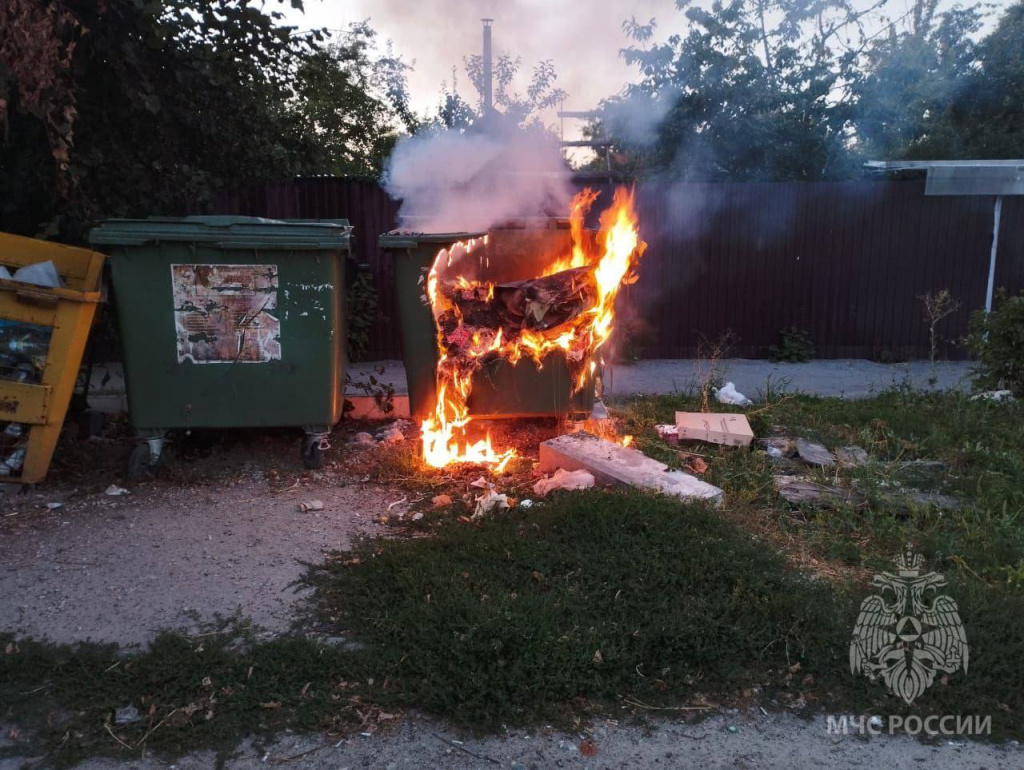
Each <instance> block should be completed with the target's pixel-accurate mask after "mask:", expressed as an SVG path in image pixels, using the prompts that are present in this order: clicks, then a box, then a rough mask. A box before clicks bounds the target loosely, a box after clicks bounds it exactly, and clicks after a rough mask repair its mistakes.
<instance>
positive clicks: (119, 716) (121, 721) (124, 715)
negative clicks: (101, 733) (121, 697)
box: [114, 706, 141, 725]
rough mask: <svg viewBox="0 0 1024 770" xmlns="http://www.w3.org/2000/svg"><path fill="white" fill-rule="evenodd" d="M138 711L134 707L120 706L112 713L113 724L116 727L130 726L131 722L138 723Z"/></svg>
mask: <svg viewBox="0 0 1024 770" xmlns="http://www.w3.org/2000/svg"><path fill="white" fill-rule="evenodd" d="M140 718H141V717H139V710H138V709H137V708H135V706H122V707H121V708H119V709H118V710H117V711H115V712H114V724H118V725H130V724H131V723H132V722H138V721H139V719H140Z"/></svg>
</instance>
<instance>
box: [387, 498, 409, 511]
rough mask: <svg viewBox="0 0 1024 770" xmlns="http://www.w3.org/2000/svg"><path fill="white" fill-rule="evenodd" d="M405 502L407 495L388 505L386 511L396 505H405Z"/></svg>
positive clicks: (407, 500) (407, 499)
mask: <svg viewBox="0 0 1024 770" xmlns="http://www.w3.org/2000/svg"><path fill="white" fill-rule="evenodd" d="M407 502H409V496H408V495H406V496H405V497H402V498H401V499H399V500H395V502H393V503H388V510H389V511H390V510H391V509H392V508H394V507H395V506H396V505H401V504H402V503H407Z"/></svg>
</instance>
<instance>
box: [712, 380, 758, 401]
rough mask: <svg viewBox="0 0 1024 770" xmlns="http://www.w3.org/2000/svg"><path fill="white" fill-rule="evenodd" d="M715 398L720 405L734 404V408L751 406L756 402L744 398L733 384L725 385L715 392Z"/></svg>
mask: <svg viewBox="0 0 1024 770" xmlns="http://www.w3.org/2000/svg"><path fill="white" fill-rule="evenodd" d="M715 398H717V399H718V403H720V404H732V405H733V406H750V405H751V404H753V403H754V402H753V401H751V400H750V399H749V398H747V397H746V396H744V395H743V394H742V393H740V392H739V391H738V390H736V386H735V385H733V384H732V383H731V382H727V383H725V385H723V386H722V387H720V388H719V389H718V390H716V391H715Z"/></svg>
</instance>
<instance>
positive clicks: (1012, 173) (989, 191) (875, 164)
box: [864, 159, 1024, 196]
mask: <svg viewBox="0 0 1024 770" xmlns="http://www.w3.org/2000/svg"><path fill="white" fill-rule="evenodd" d="M864 167H865V168H867V169H869V170H871V171H881V172H885V171H912V170H920V171H925V172H926V173H927V175H928V176H927V178H926V181H925V188H924V194H925V195H997V196H998V195H1024V159H1021V160H870V161H868V162H867V163H865V164H864Z"/></svg>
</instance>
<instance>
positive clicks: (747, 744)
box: [0, 713, 1024, 770]
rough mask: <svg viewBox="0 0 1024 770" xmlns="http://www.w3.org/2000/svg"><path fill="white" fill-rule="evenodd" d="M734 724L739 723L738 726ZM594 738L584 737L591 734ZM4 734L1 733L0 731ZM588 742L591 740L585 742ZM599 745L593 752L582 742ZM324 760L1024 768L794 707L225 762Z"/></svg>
mask: <svg viewBox="0 0 1024 770" xmlns="http://www.w3.org/2000/svg"><path fill="white" fill-rule="evenodd" d="M730 727H732V728H735V732H730V729H729V728H730ZM584 740H586V741H588V742H589V744H590V745H588V746H586V747H584V746H583V741H584ZM0 742H2V741H0ZM581 749H582V750H581ZM595 749H596V752H597V753H596V754H593V755H592V756H587V755H585V754H584V753H583V752H584V751H586V752H588V753H589V752H592V751H593V750H595ZM216 759H217V758H216V756H215V755H214V754H213V753H211V752H197V753H194V754H189V755H187V756H184V757H180V758H176V759H173V760H161V759H158V758H145V759H134V760H113V759H93V760H90V761H87V762H84V763H82V764H81V765H79V766H78V767H79V770H165V769H166V770H170V769H171V768H173V769H174V770H201V769H203V770H205V768H210V767H214V766H215V763H216ZM24 764H27V762H26V761H25V760H22V759H10V760H6V761H5V760H0V770H15V768H21V767H23V766H24ZM285 764H286V765H287V766H288V767H293V768H311V769H312V768H315V769H316V770H327V769H328V768H331V770H341V768H381V769H382V770H383V769H387V770H399V769H400V768H416V769H417V770H418V769H419V768H442V767H443V768H451V770H461V769H463V768H465V769H468V768H494V767H504V768H512V769H513V770H547V769H548V768H593V769H594V770H597V769H598V768H695V767H699V768H702V770H718V769H719V768H721V769H722V770H725V769H726V768H730V769H731V770H740V769H745V770H755V769H756V770H766V769H770V768H786V769H787V770H789V769H791V768H812V767H828V768H858V769H861V770H869V769H870V768H910V767H922V768H948V769H949V770H968V769H970V770H977V769H978V768H985V770H1017V769H1018V768H1020V767H1024V751H1022V750H1021V747H1020V746H1019V745H1012V744H1006V745H992V744H983V743H968V742H965V741H960V740H958V741H949V740H943V741H940V742H939V743H937V744H935V745H925V744H924V743H921V742H920V741H918V740H916V739H914V738H910V737H907V736H900V737H889V736H885V737H879V738H870V739H865V738H860V737H856V736H853V735H846V736H838V735H829V734H828V731H827V726H826V722H825V719H824V717H818V718H815V719H813V720H805V719H800V718H798V717H795V716H792V715H791V714H770V715H768V716H764V715H762V714H760V713H757V714H756V715H755V714H736V715H726V716H716V717H712V718H710V719H707V720H705V721H703V722H699V723H696V724H685V723H680V722H671V721H658V722H654V723H652V724H651V725H648V726H646V727H636V726H622V725H619V724H617V723H615V722H600V723H597V724H594V725H592V726H591V728H590V731H589V733H588V734H587V735H585V736H584V735H567V734H565V733H560V732H555V731H551V730H540V731H535V732H521V731H513V732H510V733H508V734H507V735H505V736H501V737H492V738H485V739H474V738H472V737H469V736H465V735H461V734H459V733H456V732H453V731H451V730H449V729H448V728H446V727H444V726H442V725H440V724H438V723H437V722H436V721H434V720H430V719H424V718H421V717H416V716H408V717H406V718H404V719H403V720H402V722H401V723H400V724H399V725H398V727H396V728H394V729H392V730H389V731H387V732H384V733H381V734H377V735H373V736H371V737H363V736H354V737H351V738H347V739H342V740H339V739H337V738H324V737H322V736H319V735H317V736H295V735H289V736H284V737H283V738H282V739H280V740H279V741H277V742H274V743H270V744H266V745H264V744H262V743H260V744H256V743H254V742H253V741H247V742H246V743H245V744H243V745H242V746H240V747H239V749H238V750H237V751H236V752H234V753H233V754H232V755H231V757H230V758H228V759H227V761H226V762H225V764H224V765H223V766H222V767H224V768H226V770H250V769H255V768H266V767H271V766H274V765H285Z"/></svg>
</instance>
